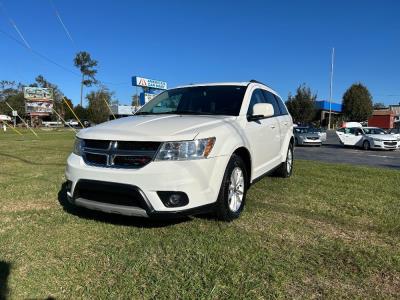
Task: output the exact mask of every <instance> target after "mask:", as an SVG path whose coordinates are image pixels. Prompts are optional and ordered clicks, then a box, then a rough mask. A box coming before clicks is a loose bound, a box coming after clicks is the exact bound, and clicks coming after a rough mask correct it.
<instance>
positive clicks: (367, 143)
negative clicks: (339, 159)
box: [336, 126, 400, 150]
mask: <svg viewBox="0 0 400 300" xmlns="http://www.w3.org/2000/svg"><path fill="white" fill-rule="evenodd" d="M336 135H337V136H338V138H339V141H340V143H341V144H342V145H344V146H353V147H360V148H362V149H364V150H369V149H382V150H396V149H399V148H400V135H398V134H396V133H394V132H393V133H386V132H385V131H384V130H383V129H381V128H378V127H362V126H351V127H344V128H340V129H338V130H337V131H336Z"/></svg>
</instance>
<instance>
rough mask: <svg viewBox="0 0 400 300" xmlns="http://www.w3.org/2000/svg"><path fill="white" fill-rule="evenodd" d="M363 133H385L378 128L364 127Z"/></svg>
mask: <svg viewBox="0 0 400 300" xmlns="http://www.w3.org/2000/svg"><path fill="white" fill-rule="evenodd" d="M364 132H365V134H385V131H384V130H383V129H380V128H364Z"/></svg>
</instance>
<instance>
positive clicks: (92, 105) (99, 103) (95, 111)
mask: <svg viewBox="0 0 400 300" xmlns="http://www.w3.org/2000/svg"><path fill="white" fill-rule="evenodd" d="M112 96H113V93H111V92H110V91H109V90H108V89H107V88H106V87H101V88H100V89H99V90H97V91H91V92H90V93H89V94H88V95H87V96H86V99H87V100H88V102H89V105H88V115H89V119H90V120H91V121H92V122H94V123H95V124H98V123H102V122H105V121H107V120H108V118H109V116H110V109H109V108H108V106H107V104H108V105H110V103H111V101H112ZM106 103H107V104H106Z"/></svg>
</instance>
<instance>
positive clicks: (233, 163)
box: [216, 154, 248, 222]
mask: <svg viewBox="0 0 400 300" xmlns="http://www.w3.org/2000/svg"><path fill="white" fill-rule="evenodd" d="M247 176H248V175H247V172H246V166H245V164H244V162H243V160H242V158H241V157H240V156H238V155H236V154H233V155H232V157H231V159H230V160H229V162H228V166H227V167H226V170H225V174H224V177H223V179H222V184H221V188H220V191H219V195H218V199H217V205H216V213H217V217H218V219H220V220H223V221H227V222H230V221H233V220H234V219H237V218H238V217H239V216H240V213H241V212H242V210H243V208H244V204H245V200H246V192H247V183H248V177H247Z"/></svg>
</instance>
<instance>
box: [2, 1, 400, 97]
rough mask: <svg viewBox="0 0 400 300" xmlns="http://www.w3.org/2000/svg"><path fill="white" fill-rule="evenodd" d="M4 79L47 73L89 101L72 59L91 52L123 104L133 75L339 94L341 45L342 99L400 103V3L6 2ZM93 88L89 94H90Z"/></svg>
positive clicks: (176, 82)
mask: <svg viewBox="0 0 400 300" xmlns="http://www.w3.org/2000/svg"><path fill="white" fill-rule="evenodd" d="M0 2H1V3H2V4H3V8H5V9H3V11H0V30H2V31H4V32H6V33H8V34H10V35H12V36H13V37H15V38H16V39H18V40H19V41H21V39H20V37H19V36H18V34H17V32H16V31H15V29H14V28H13V27H12V25H11V24H10V20H9V19H8V18H11V19H12V20H13V21H14V22H15V24H16V25H17V27H18V29H19V30H20V31H21V32H22V34H23V36H24V38H25V39H26V40H27V42H28V43H29V44H30V46H31V47H32V49H34V50H35V51H37V52H39V53H41V54H43V55H45V56H47V57H48V58H50V59H52V60H53V61H55V62H57V63H58V64H60V65H62V66H64V67H65V68H67V69H68V70H70V71H66V70H64V69H62V68H60V67H57V66H55V65H53V64H51V63H49V62H47V61H45V60H43V59H41V58H40V57H38V56H36V55H34V54H33V53H32V52H31V51H29V50H28V49H26V48H24V47H21V45H19V44H18V43H16V42H15V41H13V40H11V39H9V38H8V37H6V36H5V35H4V34H3V33H1V32H0V80H1V79H8V80H16V81H21V82H24V83H29V82H32V81H33V80H34V77H35V76H36V75H38V74H42V75H44V76H45V78H47V79H48V80H49V81H51V82H53V83H56V84H58V86H59V87H60V88H61V90H62V91H63V92H64V94H65V95H66V96H67V97H69V98H72V99H73V102H74V103H75V104H77V103H78V101H79V90H80V89H79V80H80V79H79V76H77V75H76V74H74V73H78V70H77V69H75V68H74V66H73V63H72V60H73V57H74V54H75V53H76V52H77V51H79V50H86V51H88V52H90V53H91V55H92V56H93V57H94V58H95V59H97V60H98V61H99V66H98V78H99V79H100V80H101V81H103V82H107V84H106V85H107V86H108V87H109V88H110V89H111V90H113V91H114V92H115V97H116V98H117V99H118V100H119V101H120V103H125V104H127V103H130V101H131V96H132V95H133V94H134V93H135V92H136V91H135V88H134V87H132V86H131V76H133V75H139V76H144V77H148V78H154V79H161V80H165V81H167V82H168V84H169V86H170V87H173V86H177V85H181V84H187V83H198V82H214V81H246V80H249V79H257V80H260V81H263V82H265V83H267V84H268V85H270V86H272V87H273V88H274V89H275V90H277V91H278V93H280V94H281V96H282V97H283V98H285V99H286V97H287V95H288V93H289V92H292V93H294V92H295V90H296V88H297V86H299V84H301V83H306V84H307V85H309V86H310V87H311V89H312V90H313V91H315V92H317V94H318V99H327V98H328V97H329V70H330V55H331V48H332V47H335V50H336V62H335V73H334V92H333V99H334V101H336V102H341V98H342V95H343V93H344V91H345V90H346V89H347V88H348V87H349V86H350V85H351V84H352V83H354V82H362V83H364V84H365V85H367V87H368V88H369V89H370V92H371V94H372V95H373V98H374V101H380V102H384V103H386V104H393V103H398V102H400V18H399V13H400V1H396V0H393V1H389V0H387V1H386V0H383V1H370V0H364V1H361V0H360V1H355V0H354V1H351V0H347V1H344V0H343V1H342V0H339V1H323V0H320V1H308V0H305V1H206V0H205V1H160V2H158V1H128V0H126V1H122V0H121V1H117V0H116V1H102V0H97V1H84V0H80V1H76V0H73V1H66V0H65V1H62V0H53V3H54V4H55V6H56V7H57V9H58V11H59V13H60V16H61V18H62V20H63V22H64V23H65V25H66V27H67V28H68V30H69V32H70V33H71V36H72V38H73V40H74V43H75V45H74V44H73V43H72V42H71V41H70V40H69V38H68V36H67V35H66V33H65V32H64V30H63V28H62V25H61V23H60V22H59V21H58V19H57V16H56V14H55V12H54V9H53V7H52V4H51V1H50V0H38V1H33V0H31V1H28V0H26V1H22V0H0ZM85 91H86V92H87V91H88V89H86V90H85Z"/></svg>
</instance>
